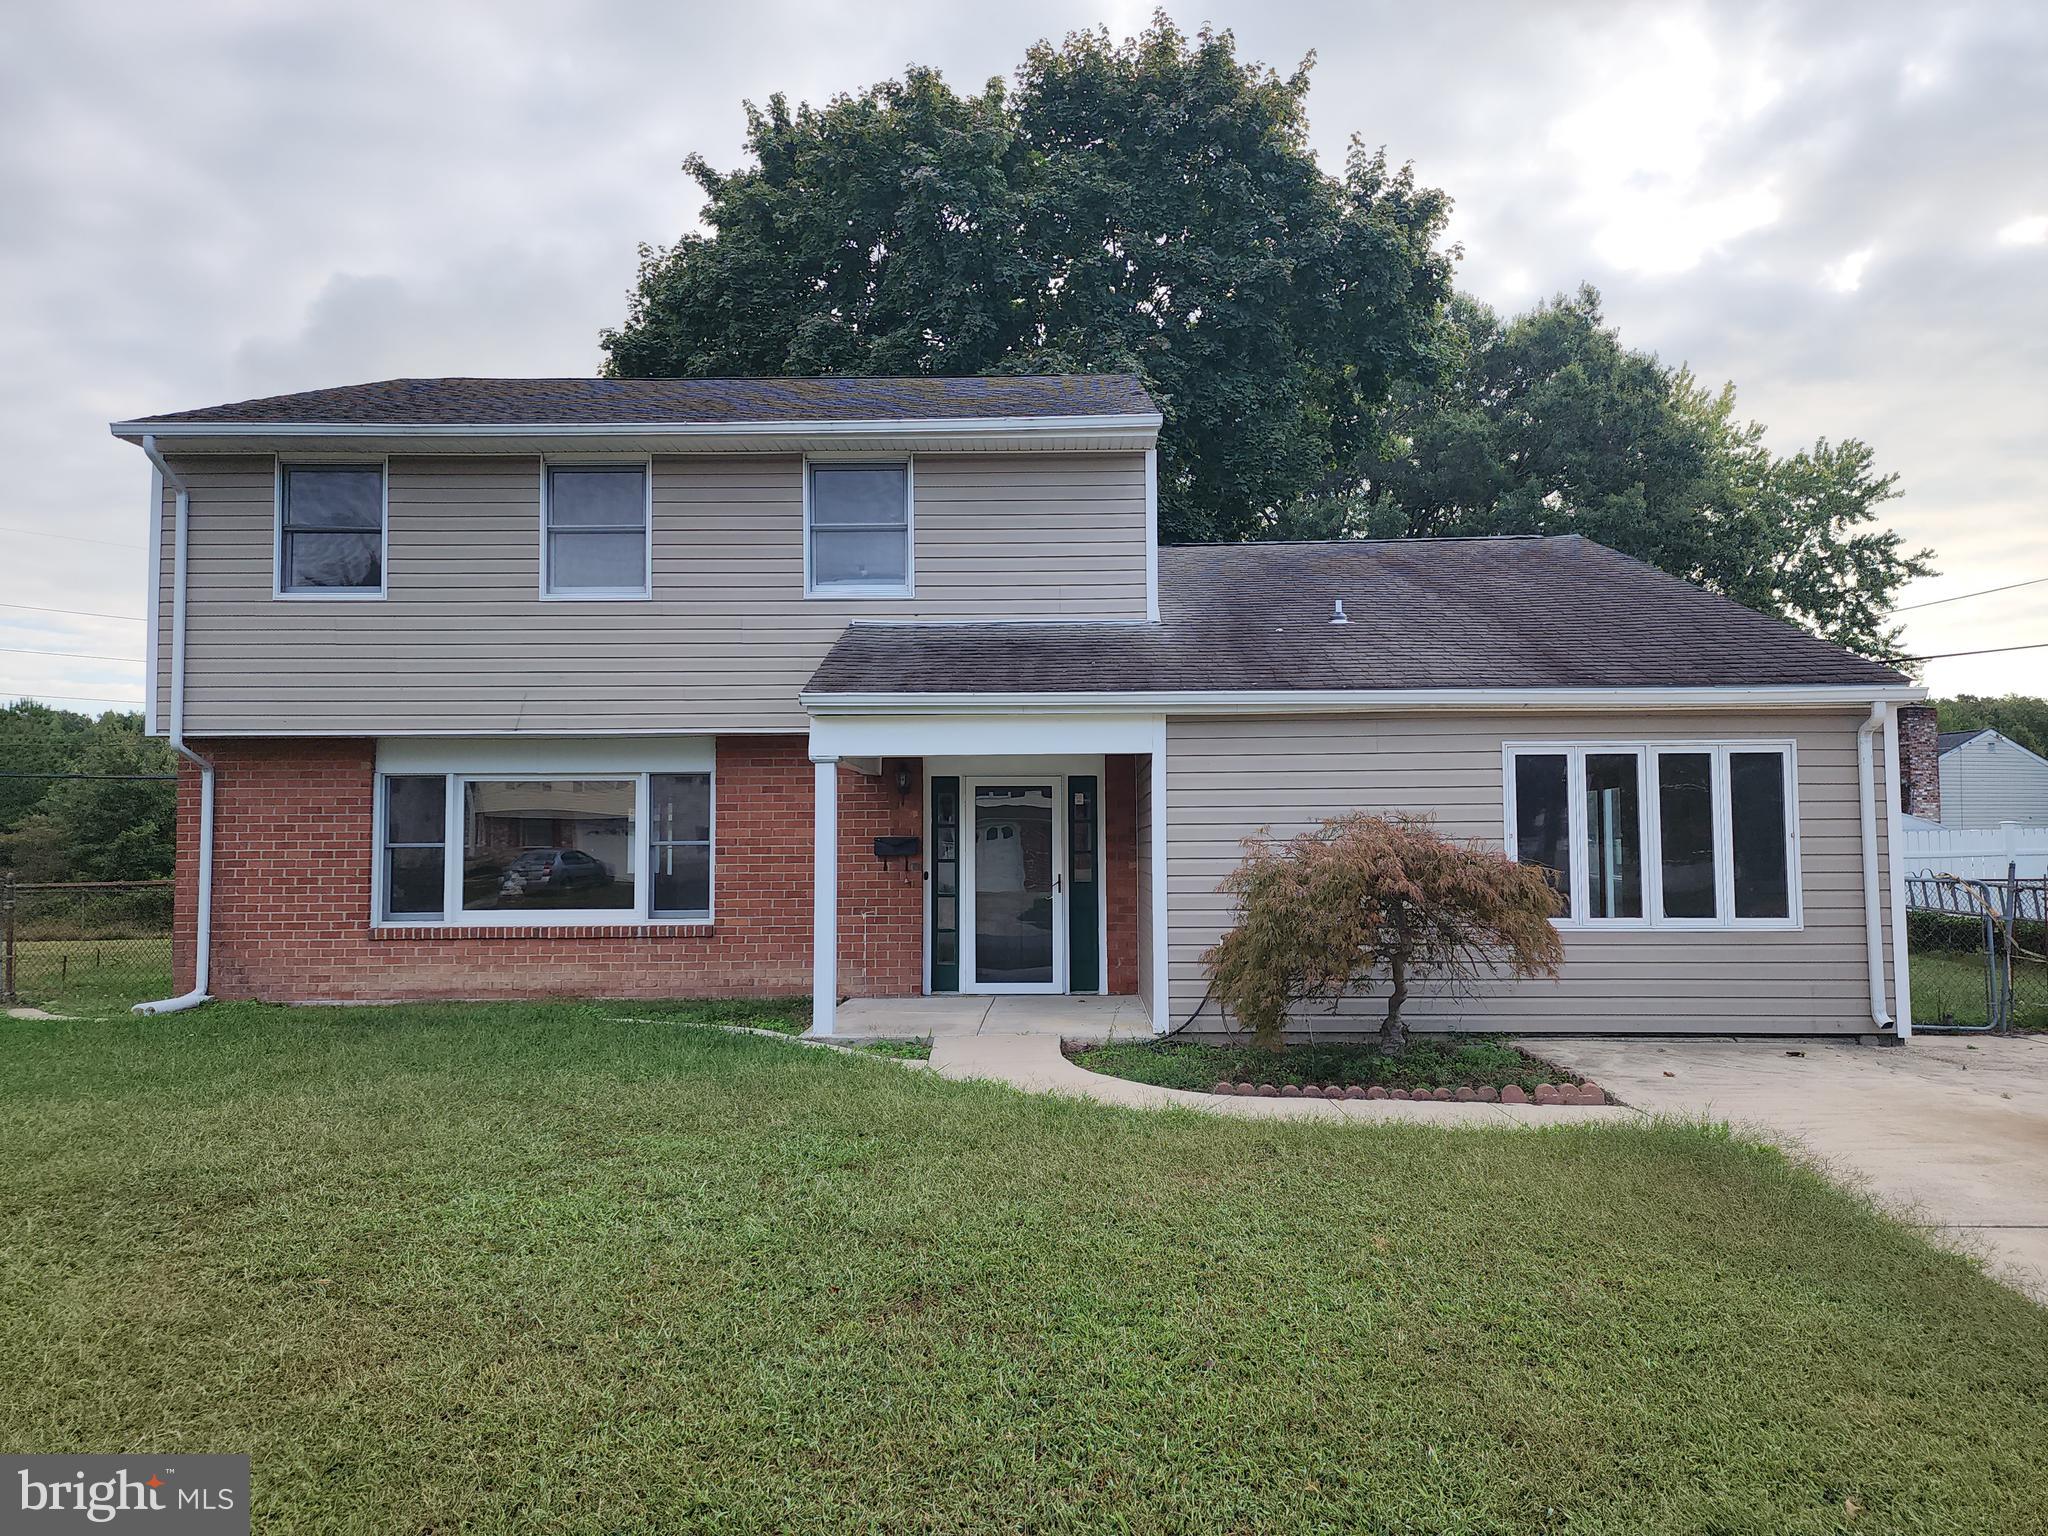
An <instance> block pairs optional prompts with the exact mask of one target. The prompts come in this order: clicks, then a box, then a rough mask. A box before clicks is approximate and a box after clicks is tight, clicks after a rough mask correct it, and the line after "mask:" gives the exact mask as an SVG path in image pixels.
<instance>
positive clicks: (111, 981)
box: [0, 877, 173, 1008]
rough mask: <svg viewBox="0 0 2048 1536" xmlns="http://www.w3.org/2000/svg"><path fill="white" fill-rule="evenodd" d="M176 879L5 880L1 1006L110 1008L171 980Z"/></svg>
mask: <svg viewBox="0 0 2048 1536" xmlns="http://www.w3.org/2000/svg"><path fill="white" fill-rule="evenodd" d="M172 899H173V898H172V883H171V882H170V881H168V880H120V881H95V882H82V883H77V884H64V885H55V884H33V883H26V882H18V881H15V880H13V879H12V878H11V877H10V878H8V879H6V880H5V881H4V882H0V1001H4V1002H6V1003H9V1004H33V1005H40V1006H43V1007H51V1006H56V1007H59V1008H62V1007H66V1006H77V1007H88V1008H89V1007H108V1006H118V1005H121V1004H123V1003H128V1002H139V1001H141V1000H142V999H144V998H148V997H161V996H162V995H164V993H165V992H166V991H167V990H168V989H169V986H170V980H171V909H172Z"/></svg>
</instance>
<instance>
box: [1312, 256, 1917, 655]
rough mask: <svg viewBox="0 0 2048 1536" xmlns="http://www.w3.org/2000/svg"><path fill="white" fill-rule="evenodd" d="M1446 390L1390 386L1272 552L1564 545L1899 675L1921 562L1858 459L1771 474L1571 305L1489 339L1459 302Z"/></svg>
mask: <svg viewBox="0 0 2048 1536" xmlns="http://www.w3.org/2000/svg"><path fill="white" fill-rule="evenodd" d="M1439 356H1440V358H1441V359H1442V364H1443V366H1442V371H1441V372H1440V373H1439V374H1438V376H1437V377H1436V378H1435V379H1433V380H1431V381H1428V382H1426V383H1421V384H1408V385H1403V386H1400V387H1399V388H1398V389H1397V390H1396V393H1395V397H1394V399H1393V400H1392V402H1391V403H1390V404H1389V405H1388V407H1387V409H1386V411H1385V412H1384V413H1383V414H1382V415H1381V417H1380V418H1379V420H1378V421H1377V422H1376V423H1375V425H1374V428H1373V430H1371V431H1369V432H1368V433H1367V442H1368V443H1369V445H1370V446H1369V449H1368V451H1367V452H1366V453H1364V454H1362V455H1361V456H1360V458H1359V459H1358V460H1357V461H1355V463H1354V464H1353V466H1352V467H1351V469H1350V471H1349V473H1348V474H1346V475H1343V476H1339V477H1337V479H1336V482H1335V483H1334V484H1333V485H1332V486H1329V487H1325V488H1324V489H1323V491H1322V493H1321V494H1319V495H1316V496H1313V497H1311V498H1308V499H1306V500H1304V501H1302V502H1300V503H1298V504H1297V505H1296V506H1294V507H1292V508H1289V509H1287V510H1286V511H1285V512H1283V513H1281V514H1280V515H1279V516H1278V517H1276V518H1275V519H1274V533H1275V534H1276V535H1277V536H1280V537H1303V538H1331V537H1401V536H1407V535H1428V536H1467V535H1485V534H1514V533H1536V534H1555V533H1579V534H1584V535H1585V536H1586V537H1587V538H1590V539H1594V540H1597V541H1598V542H1599V543H1602V544H1606V545H1609V546H1611V547H1612V548H1615V549H1619V550H1621V551H1623V552H1624V553H1626V554H1630V555H1634V556H1635V557H1637V558H1638V559H1641V560H1646V561H1648V562H1649V563H1650V564H1652V565H1655V566H1657V567H1659V568H1660V569H1662V570H1666V571H1669V572H1671V573H1672V574H1673V575H1675V576H1680V577H1683V578H1684V579H1686V580H1687V581H1692V582H1697V583H1699V584H1700V585H1701V586H1704V587H1707V588H1709V589H1711V590H1713V591H1717V592H1721V593H1723V594H1725V595H1727V596H1729V597H1732V598H1734V599H1735V600H1736V601H1737V602H1740V603H1743V604H1745V605H1747V606H1749V607H1751V608H1755V609H1758V610H1759V611H1761V612H1764V613H1771V614H1776V615H1778V616H1780V617H1782V618H1786V619H1790V620H1792V621H1793V622H1794V623H1797V624H1801V625H1803V626H1805V627H1806V628H1808V629H1810V630H1812V631H1814V632H1815V633H1816V634H1819V635H1821V636H1822V637H1823V638H1825V639H1828V640H1832V641H1834V642H1835V643H1836V644H1838V645H1843V646H1847V647H1848V648H1849V649H1851V650H1854V651H1859V652H1861V653H1863V654H1865V655H1870V656H1880V657H1886V658H1892V657H1896V656H1897V655H1898V652H1899V639H1898V632H1897V631H1896V629H1893V628H1890V627H1888V616H1889V613H1890V609H1891V605H1892V602H1893V599H1894V597H1895V595H1896V593H1897V592H1898V589H1899V588H1900V587H1901V586H1902V585H1904V584H1905V583H1906V582H1907V581H1909V580H1911V579H1912V578H1913V577H1915V576H1919V575H1925V574H1927V572H1928V571H1929V570H1930V569H1931V567H1930V566H1929V565H1928V563H1927V561H1928V558H1929V557H1928V555H1927V553H1926V552H1925V551H1921V552H1918V553H1913V552H1909V551H1908V550H1907V549H1906V548H1905V546H1904V544H1903V543H1902V541H1901V540H1900V538H1899V536H1898V535H1897V534H1895V533H1892V532H1889V531H1886V530H1884V529H1881V528H1877V527H1875V526H1873V524H1874V520H1875V517H1876V513H1877V509H1878V508H1879V507H1880V506H1881V505H1882V504H1883V503H1884V502H1886V501H1888V500H1890V499H1891V498H1893V497H1894V496H1896V495H1897V494H1898V491H1897V479H1898V477H1897V476H1895V475H1880V474H1879V473H1877V471H1876V468H1875V459H1874V455H1873V454H1872V453H1871V450H1870V449H1869V447H1868V446H1867V445H1865V444H1863V443H1861V442H1858V441H1856V440H1855V439H1848V440H1845V441H1842V442H1839V443H1835V442H1830V441H1828V440H1827V439H1826V438H1823V439H1821V440H1820V441H1819V442H1817V443H1815V444H1814V446H1813V447H1811V448H1809V449H1804V450H1802V451H1800V452H1798V453H1794V454H1790V455H1784V456H1781V455H1778V454H1774V453H1772V452H1771V450H1770V449H1769V448H1768V447H1767V446H1765V444H1764V441H1763V437H1764V429H1763V427H1762V426H1760V425H1759V424H1758V423H1756V422H1753V421H1743V420H1740V419H1738V418H1737V416H1736V414H1735V390H1734V386H1732V385H1726V386H1723V387H1722V388H1721V389H1720V390H1718V391H1714V390H1709V389H1707V388H1705V387H1704V386H1702V385H1701V384H1700V383H1699V381H1698V380H1697V379H1695V378H1694V377H1693V375H1692V374H1691V373H1690V372H1689V371H1688V370H1686V369H1684V368H1677V369H1672V368H1667V367H1665V366H1664V365H1663V364H1662V363H1661V362H1659V361H1658V359H1657V358H1656V357H1655V356H1653V355H1652V354H1650V353H1647V352H1639V351H1635V350H1633V349H1631V348H1628V347H1625V346H1623V345H1622V343H1621V339H1620V337H1619V335H1618V334H1617V333H1616V332H1615V330H1614V329H1613V328H1612V327H1611V326H1609V325H1607V324H1606V323H1605V320H1604V318H1603V316H1602V313H1601V308H1600V296H1599V294H1598V293H1597V292H1595V291H1594V290H1593V289H1591V288H1581V289H1580V290H1579V292H1578V293H1577V294H1576V295H1574V296H1572V297H1569V298H1566V297H1560V298H1558V299H1556V300H1553V301H1552V302H1550V303H1547V304H1542V305H1538V306H1537V307H1536V308H1535V309H1533V310H1531V311H1530V312H1529V313H1528V314H1525V315H1521V316H1518V317H1517V318H1515V319H1513V320H1511V321H1505V322H1504V321H1502V320H1501V318H1500V317H1499V316H1498V315H1497V314H1495V312H1494V311H1493V310H1491V309H1489V308H1488V307H1487V306H1485V305H1483V304H1480V303H1478V302H1476V301H1474V300H1472V299H1470V298H1466V297H1464V296H1462V295H1461V296H1459V297H1458V298H1457V299H1456V300H1454V301H1453V302H1452V304H1451V305H1450V306H1449V308H1448V310H1447V311H1446V314H1445V317H1444V321H1443V326H1442V332H1441V345H1440V347H1439Z"/></svg>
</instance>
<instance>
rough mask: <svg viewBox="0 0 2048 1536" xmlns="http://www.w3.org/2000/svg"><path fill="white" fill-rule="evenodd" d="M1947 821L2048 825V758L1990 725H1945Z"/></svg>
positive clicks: (1950, 823)
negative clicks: (1961, 727) (1955, 727)
mask: <svg viewBox="0 0 2048 1536" xmlns="http://www.w3.org/2000/svg"><path fill="white" fill-rule="evenodd" d="M1938 750H1939V752H1940V758H1939V761H1940V765H1941V824H1942V825H1943V826H1944V827H1995V826H1997V825H1998V824H1999V823H2000V822H2006V821H2014V822H2018V823H2019V824H2020V825H2021V826H2025V827H2040V826H2048V758H2042V757H2041V756H2039V755H2038V754H2036V753H2033V752H2030V751H2028V750H2027V749H2026V748H2025V747H2023V746H2021V745H2020V744H2019V743H2018V742H2016V741H2014V740H2013V739H2012V738H2011V737H2010V736H2005V735H2001V734H2000V733H1999V732H1997V731H1994V730H1991V729H1989V728H1988V727H1987V728H1985V729H1983V730H1975V731H1943V732H1942V733H1941V738H1940V746H1939V748H1938Z"/></svg>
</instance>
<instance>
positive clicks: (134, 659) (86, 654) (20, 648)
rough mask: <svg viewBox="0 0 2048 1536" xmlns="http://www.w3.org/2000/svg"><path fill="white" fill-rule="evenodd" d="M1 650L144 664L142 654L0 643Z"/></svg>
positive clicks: (22, 654)
mask: <svg viewBox="0 0 2048 1536" xmlns="http://www.w3.org/2000/svg"><path fill="white" fill-rule="evenodd" d="M0 651H8V652H11V653H12V654H14V655H16V656H71V657H75V658H76V659H78V660H79V661H125V662H127V663H128V665H130V666H131V667H139V666H141V665H142V658H141V657H140V656H103V655H101V654H100V653H99V652H98V651H44V650H38V649H37V648H36V647H35V646H32V645H0Z"/></svg>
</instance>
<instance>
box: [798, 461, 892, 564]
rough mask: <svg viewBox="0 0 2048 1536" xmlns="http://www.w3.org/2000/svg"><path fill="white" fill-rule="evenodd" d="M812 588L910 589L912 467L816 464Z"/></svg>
mask: <svg viewBox="0 0 2048 1536" xmlns="http://www.w3.org/2000/svg"><path fill="white" fill-rule="evenodd" d="M810 475H811V530H810V538H811V586H812V587H813V588H830V587H842V588H849V589H856V588H870V589H882V590H885V591H886V590H899V589H902V588H905V587H908V586H909V585H910V466H909V465H907V464H813V465H812V466H811V469H810Z"/></svg>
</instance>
